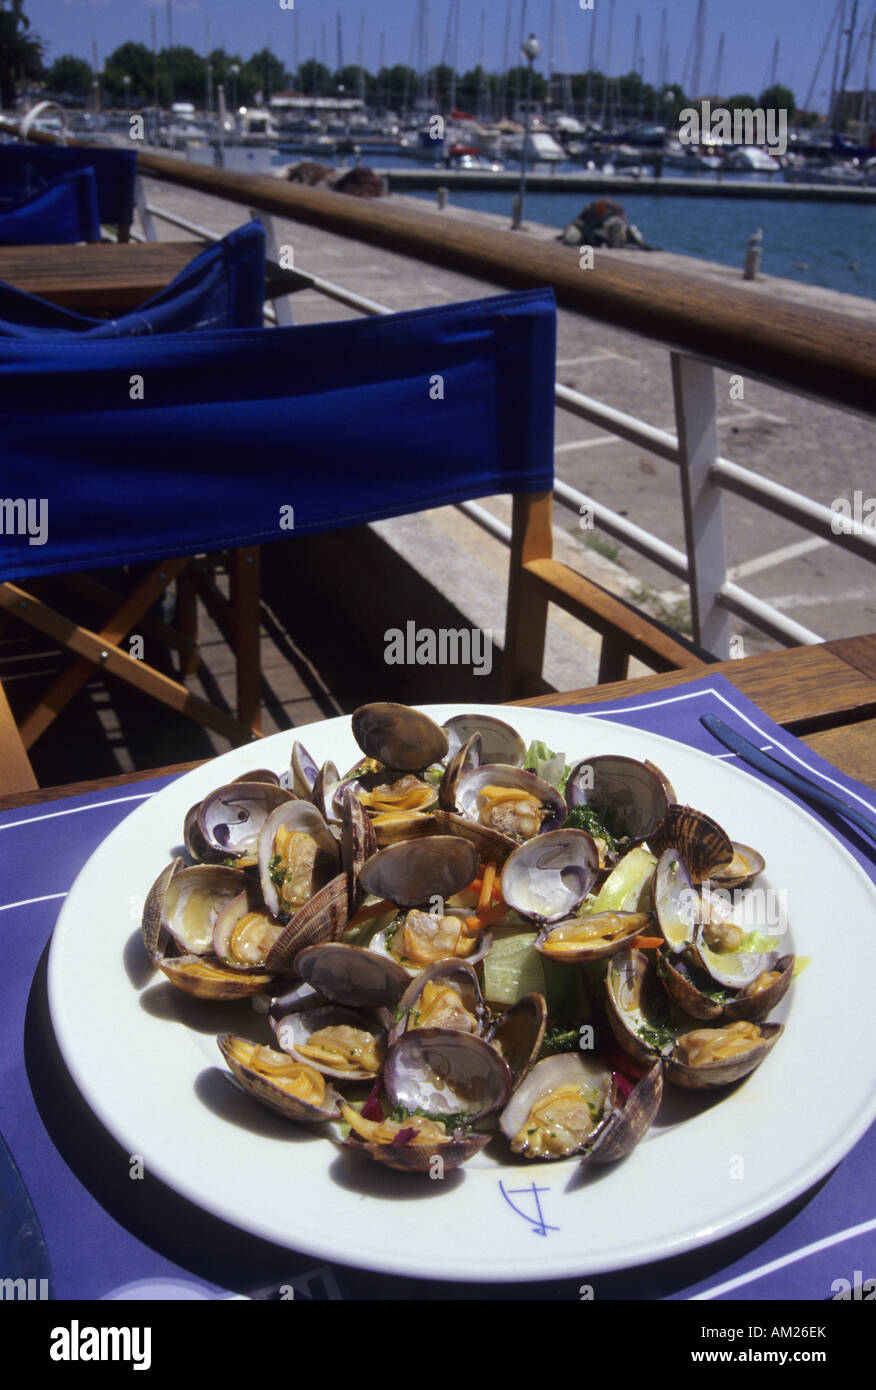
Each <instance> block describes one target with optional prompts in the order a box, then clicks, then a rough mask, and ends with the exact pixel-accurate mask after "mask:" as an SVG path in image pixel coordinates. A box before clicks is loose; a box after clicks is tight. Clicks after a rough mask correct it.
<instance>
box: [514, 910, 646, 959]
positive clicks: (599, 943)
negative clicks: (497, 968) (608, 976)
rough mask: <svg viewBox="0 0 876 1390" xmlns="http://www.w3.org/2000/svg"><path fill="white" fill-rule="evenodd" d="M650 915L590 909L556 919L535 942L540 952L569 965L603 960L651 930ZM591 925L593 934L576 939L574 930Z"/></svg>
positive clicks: (590, 929)
mask: <svg viewBox="0 0 876 1390" xmlns="http://www.w3.org/2000/svg"><path fill="white" fill-rule="evenodd" d="M649 921H650V918H649V916H648V913H646V912H590V913H584V915H583V916H581V917H571V918H569V920H568V921H565V922H556V923H554V924H553V925H552V926H547V927H545V928H544V930H543V931H542V932H540V933H539V936H538V938H537V939H536V941H535V942H534V945H535V949H536V951H539V952H540V953H541V954H542V955H544V956H549V957H550V958H551V959H552V960H557V961H561V962H563V963H564V964H568V965H589V964H590V962H591V961H594V960H603V959H604V958H605V957H606V956H613V955H614V953H615V952H616V951H623V950H625V949H626V947H628V946H629V944H630V941H631V939H632V938H633V937H634V936H639V935H640V934H641V933H642V932H644V931H646V930H647V927H648V922H649ZM585 927H586V928H587V929H588V931H589V932H590V933H592V934H591V935H590V936H589V937H584V936H583V935H582V936H581V939H580V940H579V941H575V939H574V936H571V937H570V932H573V931H574V929H575V928H580V929H582V930H583V929H584V928H585ZM564 940H566V941H569V940H571V941H572V942H573V943H574V944H572V945H570V946H567V947H561V946H560V945H559V944H558V943H560V942H562V941H564Z"/></svg>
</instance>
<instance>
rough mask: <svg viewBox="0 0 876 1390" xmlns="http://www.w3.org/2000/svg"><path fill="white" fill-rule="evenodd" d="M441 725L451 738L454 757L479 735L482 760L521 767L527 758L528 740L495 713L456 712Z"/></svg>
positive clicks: (451, 755) (450, 745)
mask: <svg viewBox="0 0 876 1390" xmlns="http://www.w3.org/2000/svg"><path fill="white" fill-rule="evenodd" d="M442 728H443V729H444V732H445V733H446V735H447V738H448V742H449V752H450V757H451V758H452V757H453V756H454V755H455V754H456V752H457V750H458V749H459V748H460V747H461V746H462V745H463V744H465V743H467V742H469V741H470V740H471V739H472V738H473V737H474V736H475V735H477V736H478V737H479V739H480V758H479V761H480V762H481V763H504V764H505V765H506V766H508V767H522V766H523V764H524V763H525V762H526V744H525V743H524V741H523V739H522V738H521V737H520V735H519V734H518V732H517V730H516V729H512V727H511V725H510V724H506V723H504V721H503V720H501V719H496V718H495V717H494V716H493V715H490V714H455V715H454V716H453V718H452V719H448V720H447V722H446V724H444V725H442Z"/></svg>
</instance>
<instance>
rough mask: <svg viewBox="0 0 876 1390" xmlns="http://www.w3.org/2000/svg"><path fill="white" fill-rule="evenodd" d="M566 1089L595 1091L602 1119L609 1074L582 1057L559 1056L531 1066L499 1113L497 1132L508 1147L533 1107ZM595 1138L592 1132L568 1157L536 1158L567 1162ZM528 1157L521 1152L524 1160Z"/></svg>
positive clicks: (609, 1085) (608, 1087)
mask: <svg viewBox="0 0 876 1390" xmlns="http://www.w3.org/2000/svg"><path fill="white" fill-rule="evenodd" d="M566 1085H574V1086H579V1085H583V1086H588V1087H595V1088H596V1089H597V1091H599V1092H601V1094H602V1097H603V1116H604V1113H605V1110H604V1107H605V1106H606V1105H607V1104H608V1100H609V1093H610V1089H611V1073H610V1072H609V1071H608V1069H607V1068H606V1067H604V1066H602V1065H601V1064H600V1063H598V1062H596V1061H595V1060H593V1059H592V1058H590V1057H587V1058H585V1057H583V1056H582V1055H581V1053H580V1052H561V1053H558V1054H557V1055H556V1056H554V1057H545V1059H544V1061H542V1062H539V1063H538V1064H537V1065H536V1066H534V1067H533V1069H532V1071H531V1072H530V1073H529V1075H528V1076H527V1077H526V1078H525V1080H524V1081H523V1082H522V1084H521V1085H519V1086H518V1087H517V1088H516V1090H515V1092H514V1094H513V1096H512V1097H511V1100H510V1101H509V1103H508V1105H507V1106H506V1107H505V1109H504V1110H503V1111H502V1114H501V1115H500V1117H499V1128H500V1129H501V1131H502V1133H503V1134H504V1135H505V1138H506V1139H507V1140H508V1141H509V1143H510V1142H511V1140H513V1139H514V1138H515V1136H516V1135H518V1134H519V1133H520V1131H521V1129H522V1128H523V1126H524V1124H525V1123H526V1120H527V1119H528V1117H529V1115H530V1112H531V1111H532V1108H533V1106H534V1105H535V1104H536V1103H537V1102H538V1101H539V1100H541V1099H542V1098H543V1097H546V1096H548V1095H550V1093H551V1092H552V1091H555V1090H557V1089H558V1088H559V1087H560V1086H566ZM598 1123H599V1122H597V1126H598ZM594 1134H595V1130H592V1131H591V1133H590V1135H588V1136H587V1137H586V1139H585V1140H582V1142H581V1143H580V1144H577V1145H576V1146H575V1147H574V1148H571V1149H569V1151H568V1153H564V1154H543V1155H539V1157H540V1158H543V1159H544V1160H545V1161H546V1162H547V1161H551V1160H553V1159H556V1158H568V1157H569V1156H570V1155H571V1154H573V1153H577V1152H578V1151H579V1150H581V1149H582V1148H583V1146H584V1144H585V1143H586V1142H587V1139H590V1138H591V1136H593V1135H594ZM527 1156H528V1155H526V1154H525V1152H524V1153H523V1157H527Z"/></svg>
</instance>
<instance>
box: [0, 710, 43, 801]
mask: <svg viewBox="0 0 876 1390" xmlns="http://www.w3.org/2000/svg"><path fill="white" fill-rule="evenodd" d="M38 786H39V782H38V781H37V779H36V774H35V773H34V770H33V768H32V767H31V765H30V758H29V757H28V756H27V752H26V751H25V747H24V744H23V743H22V741H21V738H20V736H19V733H18V729H17V727H16V724H15V720H14V718H13V716H12V710H11V709H10V708H9V703H8V701H7V699H6V691H5V690H4V689H3V686H2V685H0V794H2V795H3V796H10V795H11V794H12V793H13V792H33V791H36V789H37V787H38Z"/></svg>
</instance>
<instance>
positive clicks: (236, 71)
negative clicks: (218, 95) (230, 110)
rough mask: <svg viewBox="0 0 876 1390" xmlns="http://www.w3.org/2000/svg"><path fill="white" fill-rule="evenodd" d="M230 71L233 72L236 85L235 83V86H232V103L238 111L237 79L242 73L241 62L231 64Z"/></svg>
mask: <svg viewBox="0 0 876 1390" xmlns="http://www.w3.org/2000/svg"><path fill="white" fill-rule="evenodd" d="M230 72H231V76H232V77H233V78H234V85H233V87H232V89H231V104H232V106H233V107H234V110H235V112H236V111H237V79H238V77H239V75H240V64H239V63H232V64H231V68H230Z"/></svg>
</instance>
